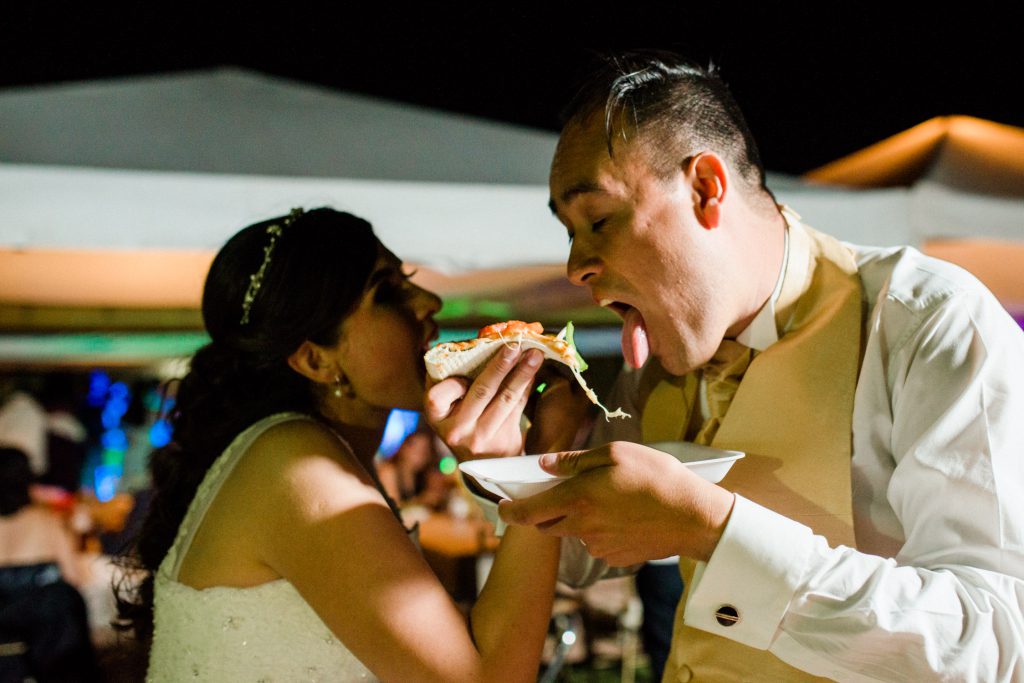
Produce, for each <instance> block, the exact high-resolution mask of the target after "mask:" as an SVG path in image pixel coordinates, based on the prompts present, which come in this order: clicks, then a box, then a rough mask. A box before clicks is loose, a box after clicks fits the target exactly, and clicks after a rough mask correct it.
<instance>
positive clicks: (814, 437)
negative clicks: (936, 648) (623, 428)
mask: <svg viewBox="0 0 1024 683" xmlns="http://www.w3.org/2000/svg"><path fill="white" fill-rule="evenodd" d="M787 218H789V219H790V220H789V224H790V228H789V241H790V242H789V249H788V254H789V255H788V261H787V267H786V272H785V274H784V276H783V283H782V290H781V292H780V295H779V299H778V302H777V307H776V321H777V324H778V327H779V329H781V330H783V331H784V332H783V335H782V337H781V338H780V339H779V341H777V342H776V343H775V344H773V345H772V346H770V347H768V348H767V349H765V350H764V351H763V352H762V353H759V354H757V355H756V356H755V357H754V360H753V361H752V362H751V364H750V366H749V368H748V369H747V371H746V374H745V375H744V376H743V379H742V381H741V382H740V385H739V388H738V389H737V391H736V394H735V396H734V398H733V400H732V403H731V404H730V406H729V409H728V412H727V413H726V415H725V418H724V420H723V421H722V423H721V426H720V427H719V429H718V432H717V434H716V435H715V437H714V440H713V441H712V444H711V445H713V446H715V447H717V448H725V449H730V450H739V451H744V452H745V453H746V454H747V455H746V457H745V458H744V459H742V460H740V461H739V462H737V463H736V465H735V466H734V467H733V468H732V470H731V471H730V472H729V474H728V476H726V478H725V479H724V480H723V481H722V482H721V485H722V486H723V487H725V488H727V489H729V490H730V491H734V492H736V493H739V494H741V495H742V496H744V497H745V498H748V499H750V500H752V501H754V502H756V503H759V504H760V505H763V506H765V507H767V508H770V509H772V510H774V511H776V512H778V513H780V514H782V515H785V516H786V517H789V518H790V519H793V520H796V521H798V522H801V523H803V524H805V525H807V526H809V527H811V528H812V529H813V530H814V531H815V533H818V534H822V535H824V536H825V537H826V538H828V540H829V542H830V543H831V544H832V545H838V544H842V545H848V546H851V547H852V546H853V545H854V537H853V515H852V503H851V498H850V496H851V485H850V458H851V441H852V428H851V419H852V415H853V398H854V390H855V388H856V383H857V373H858V371H859V368H860V360H861V333H862V328H863V315H864V314H863V311H864V305H863V294H862V288H861V283H860V278H859V277H858V275H857V264H856V261H855V260H854V257H853V254H852V253H851V252H850V250H849V249H847V248H846V247H844V246H843V245H841V244H840V243H839V242H837V241H836V240H835V239H833V238H831V237H828V236H827V235H823V234H821V233H818V232H815V231H814V230H811V229H809V228H807V227H805V226H802V225H801V224H800V223H799V222H797V221H796V220H792V218H793V216H787ZM659 372H663V371H659V370H658V369H657V368H655V369H654V370H653V373H652V376H654V377H658V373H659ZM645 374H646V373H645ZM661 377H664V375H663V374H662V375H661ZM646 379H647V378H646V377H645V380H646ZM645 385H646V387H647V388H648V390H649V392H650V393H649V398H648V400H647V401H646V405H645V407H644V414H643V418H642V429H643V440H644V441H648V442H650V441H661V440H671V439H678V438H680V436H681V435H682V434H685V433H686V431H687V427H688V426H691V428H692V425H691V422H692V421H693V419H694V418H693V413H694V412H699V411H694V410H693V408H694V406H695V404H696V403H697V401H698V398H697V394H696V391H697V386H698V385H699V378H697V376H696V375H695V374H692V375H689V376H687V377H685V378H677V379H675V380H674V381H672V382H671V383H669V382H666V381H661V382H658V381H657V380H648V381H645V382H642V383H641V391H644V386H645ZM645 393H646V392H645ZM679 566H680V573H681V574H682V576H683V581H684V586H685V592H684V595H683V598H682V600H680V603H679V608H678V610H677V612H676V623H675V630H674V634H673V643H672V651H671V653H670V655H669V660H668V663H667V665H666V668H665V675H664V677H663V678H662V681H663V683H677V682H678V683H684V682H686V681H716V682H718V681H759V682H761V681H816V680H823V679H820V678H817V677H815V676H811V675H809V674H806V673H804V672H801V671H798V670H797V669H794V668H792V667H790V666H789V665H787V664H786V663H785V662H783V661H782V660H780V659H778V658H777V657H775V656H774V655H772V654H771V653H769V652H766V651H763V650H757V649H754V648H751V647H748V646H746V645H741V644H739V643H736V642H734V641H732V640H729V639H727V638H722V637H719V636H717V635H713V634H710V633H707V632H705V631H701V630H699V629H693V628H690V627H688V626H686V625H685V623H684V612H685V605H686V601H687V597H688V596H689V589H690V585H691V577H692V576H693V570H694V566H695V563H694V562H693V561H691V560H688V559H686V558H682V559H681V561H680V565H679ZM742 590H745V588H738V591H742Z"/></svg>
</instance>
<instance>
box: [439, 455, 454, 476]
mask: <svg viewBox="0 0 1024 683" xmlns="http://www.w3.org/2000/svg"><path fill="white" fill-rule="evenodd" d="M456 467H458V461H457V460H456V459H455V458H454V457H452V456H450V455H446V456H444V457H443V458H441V462H440V463H438V465H437V468H438V469H439V470H441V474H445V475H448V474H453V473H454V472H455V468H456Z"/></svg>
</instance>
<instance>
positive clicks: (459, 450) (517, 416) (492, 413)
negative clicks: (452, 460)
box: [424, 345, 543, 459]
mask: <svg viewBox="0 0 1024 683" xmlns="http://www.w3.org/2000/svg"><path fill="white" fill-rule="evenodd" d="M541 361H543V355H542V354H541V353H540V351H537V350H536V349H533V350H530V351H527V352H526V353H525V354H520V349H519V347H518V345H509V346H506V347H505V348H503V349H502V350H501V351H499V352H498V353H497V354H495V356H494V358H492V359H491V360H490V361H489V362H488V363H487V366H486V367H485V368H484V370H483V372H481V373H480V375H479V376H478V377H477V378H476V379H475V380H473V381H472V382H470V380H469V379H467V378H465V377H449V378H448V379H445V380H442V381H440V382H438V383H437V384H434V385H433V386H429V387H428V388H427V392H426V396H425V399H424V415H425V416H426V418H427V422H428V423H430V425H431V427H433V429H434V431H435V432H437V434H438V436H440V437H441V438H442V439H443V440H444V442H445V443H446V444H448V447H449V448H451V449H452V451H453V452H454V453H455V455H456V456H458V457H459V458H460V459H466V458H474V457H495V456H503V455H519V454H521V453H522V452H523V432H522V429H521V427H520V420H521V418H522V414H523V409H524V408H525V407H526V401H527V399H528V398H529V397H530V392H531V390H532V388H533V378H534V375H536V374H537V369H538V368H539V367H540V365H541Z"/></svg>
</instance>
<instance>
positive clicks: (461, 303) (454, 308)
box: [434, 297, 473, 320]
mask: <svg viewBox="0 0 1024 683" xmlns="http://www.w3.org/2000/svg"><path fill="white" fill-rule="evenodd" d="M472 309H473V304H472V302H471V301H470V300H469V299H466V298H459V297H452V298H450V299H446V300H445V302H444V305H443V306H441V310H440V311H438V312H437V315H435V316H434V317H435V318H437V319H438V320H451V319H452V318H461V317H463V316H466V315H469V312H470V311H471V310H472Z"/></svg>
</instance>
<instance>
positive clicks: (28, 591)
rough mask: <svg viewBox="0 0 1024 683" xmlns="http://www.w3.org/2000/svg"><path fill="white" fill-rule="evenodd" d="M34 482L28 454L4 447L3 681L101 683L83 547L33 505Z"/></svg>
mask: <svg viewBox="0 0 1024 683" xmlns="http://www.w3.org/2000/svg"><path fill="white" fill-rule="evenodd" d="M33 479H34V474H33V471H32V468H31V466H30V464H29V459H28V457H27V456H26V455H25V454H24V453H23V452H21V451H20V450H18V449H16V448H7V447H5V448H0V642H2V643H4V644H6V645H8V647H7V648H5V653H7V654H8V656H4V657H0V679H2V680H5V681H6V680H29V679H35V680H39V681H46V680H61V681H91V680H97V678H98V672H97V669H96V661H95V654H94V652H93V646H92V641H91V639H90V632H89V623H88V616H87V612H86V606H85V602H84V601H83V599H82V596H81V594H79V592H78V590H77V588H76V586H78V585H81V581H82V573H81V571H80V569H79V561H78V557H77V553H76V551H75V544H74V541H73V539H72V536H71V534H70V533H69V532H68V530H67V529H66V528H65V526H64V522H63V519H62V518H61V516H60V515H59V514H58V513H56V512H54V511H53V510H51V509H49V508H48V507H46V506H45V505H43V504H39V503H33V502H32V499H31V497H30V495H29V487H30V485H31V484H32V481H33Z"/></svg>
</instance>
